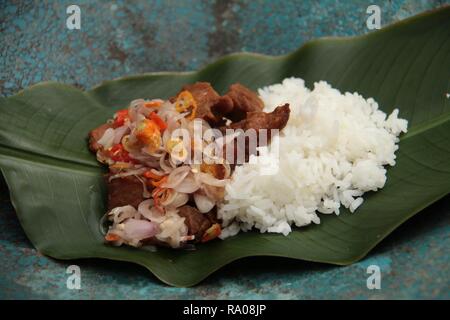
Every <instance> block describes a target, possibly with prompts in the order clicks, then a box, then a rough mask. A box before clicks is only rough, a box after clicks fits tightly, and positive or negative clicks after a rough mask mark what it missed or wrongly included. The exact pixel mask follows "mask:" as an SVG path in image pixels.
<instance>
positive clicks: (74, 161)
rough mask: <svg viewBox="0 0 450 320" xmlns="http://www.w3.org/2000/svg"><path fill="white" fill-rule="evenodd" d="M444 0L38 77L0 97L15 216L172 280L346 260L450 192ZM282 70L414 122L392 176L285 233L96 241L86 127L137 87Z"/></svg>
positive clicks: (3, 155)
mask: <svg viewBox="0 0 450 320" xmlns="http://www.w3.org/2000/svg"><path fill="white" fill-rule="evenodd" d="M449 70H450V7H446V8H443V9H440V10H437V11H434V12H430V13H425V14H422V15H419V16H416V17H413V18H411V19H408V20H404V21H402V22H400V23H396V24H394V25H392V26H389V27H387V28H385V29H383V30H380V31H377V32H373V33H370V34H368V35H364V36H360V37H355V38H344V39H334V38H330V39H319V40H316V41H312V42H309V43H307V44H306V45H304V46H303V47H301V48H300V49H299V50H297V51H295V52H293V53H292V54H289V55H286V56H281V57H267V56H262V55H255V54H234V55H231V56H227V57H224V58H222V59H220V60H219V61H217V62H215V63H213V64H211V65H209V66H207V67H206V68H204V69H202V70H200V71H199V72H192V73H158V74H147V75H141V76H135V77H129V78H124V79H119V80H113V81H108V82H105V83H103V84H102V85H100V86H99V87H97V88H95V89H93V90H91V91H87V92H82V91H80V90H78V89H75V88H73V87H71V86H67V85H62V84H57V83H43V84H39V85H36V86H33V87H30V88H28V89H26V90H24V91H22V92H20V93H18V94H17V95H15V96H13V97H9V98H0V168H1V170H2V172H3V174H4V176H5V178H6V181H7V184H8V186H9V190H10V192H11V200H12V202H13V205H14V207H15V208H16V211H17V214H18V217H19V220H20V222H21V224H22V226H23V228H24V230H25V232H26V234H27V235H28V237H29V238H30V240H31V241H32V243H33V244H34V245H35V247H36V248H37V249H38V250H40V251H41V252H42V253H44V254H46V255H49V256H51V257H54V258H58V259H74V258H86V257H99V258H106V259H113V260H123V261H130V262H134V263H138V264H141V265H143V266H145V267H147V268H148V269H149V270H150V271H151V272H153V273H154V274H155V275H156V276H157V277H158V278H159V279H161V280H162V281H164V282H166V283H168V284H171V285H176V286H190V285H194V284H196V283H198V282H199V281H201V280H202V279H204V278H205V277H206V276H208V275H209V274H210V273H212V272H214V271H215V270H217V269H219V268H221V267H222V266H224V265H225V264H227V263H229V262H231V261H233V260H236V259H239V258H242V257H246V256H256V255H270V256H284V257H291V258H295V259H304V260H311V261H320V262H326V263H332V264H340V265H344V264H349V263H352V262H355V261H357V260H358V259H361V258H362V257H364V256H365V255H366V254H367V253H368V252H369V251H370V250H371V249H372V248H373V247H374V246H375V245H376V244H377V243H378V242H380V241H381V240H382V239H383V238H384V237H386V236H387V235H388V234H389V233H390V232H391V231H392V230H394V229H395V228H396V227H397V226H399V225H400V224H401V223H403V222H404V221H405V220H407V219H408V218H410V217H411V216H413V215H414V214H415V213H417V212H419V211H420V210H422V209H423V208H425V207H427V206H428V205H430V204H431V203H433V202H434V201H436V200H438V199H439V198H441V197H443V196H445V195H446V194H448V193H449V191H450V99H448V98H447V97H446V93H448V92H450V88H449V86H450V82H449V73H448V72H449ZM289 76H297V77H302V78H304V79H305V80H306V82H307V85H308V86H310V87H311V85H312V84H313V82H314V81H318V80H326V81H328V82H329V83H331V84H332V85H333V86H335V87H337V88H339V89H340V90H344V91H351V92H354V91H358V92H359V93H361V94H362V95H363V96H365V97H374V98H375V100H377V101H378V102H379V104H380V106H381V107H382V109H383V110H384V111H385V112H390V111H392V110H393V109H394V108H399V109H400V116H401V117H403V118H407V119H408V120H409V121H410V123H409V124H410V126H409V132H408V134H406V135H404V136H403V137H402V138H401V142H400V150H399V152H398V153H397V165H396V166H395V167H392V168H389V169H388V182H387V184H386V186H385V188H384V189H383V190H381V191H379V192H376V193H371V194H368V195H367V196H366V201H365V202H364V205H363V206H362V207H361V208H360V209H359V210H358V211H357V213H355V214H350V213H348V212H344V213H343V214H341V215H340V216H328V215H327V216H322V223H321V224H320V225H314V226H309V227H306V228H302V229H298V230H295V231H294V232H292V233H291V234H290V235H289V236H287V237H284V236H281V235H275V234H259V233H256V232H251V233H245V234H240V235H238V236H237V237H234V238H231V239H228V240H225V241H213V242H211V243H206V244H203V245H199V246H198V250H196V251H179V250H168V249H159V250H158V251H157V252H148V251H145V250H142V249H141V250H139V249H134V248H128V247H120V248H115V247H111V246H107V245H104V244H103V240H102V236H101V233H100V230H99V219H100V217H101V216H102V215H103V213H104V212H105V187H104V185H103V181H102V172H103V170H104V169H102V168H101V167H100V166H99V165H98V164H97V162H96V160H95V157H94V156H93V155H92V154H91V153H90V152H89V151H88V149H87V140H86V136H87V133H88V132H89V130H90V129H92V128H94V127H96V126H97V125H99V124H100V123H102V122H104V121H105V120H106V119H107V118H109V117H111V115H112V113H113V110H116V109H118V108H123V107H124V106H125V105H127V104H128V102H129V101H130V100H132V99H135V98H154V97H161V98H167V97H169V96H171V95H173V94H175V93H176V92H177V91H178V89H179V88H180V86H181V85H182V84H184V83H189V82H193V81H196V80H205V81H210V82H212V83H213V85H214V86H215V87H216V88H217V89H218V90H219V91H221V92H223V91H224V90H226V88H227V87H228V85H230V84H231V83H233V82H236V81H239V82H241V83H243V84H245V85H248V86H249V87H251V88H253V89H256V88H258V87H260V86H263V85H268V84H272V83H276V82H280V81H281V80H282V79H283V78H285V77H289Z"/></svg>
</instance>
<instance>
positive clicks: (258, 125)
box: [220, 103, 290, 164]
mask: <svg viewBox="0 0 450 320" xmlns="http://www.w3.org/2000/svg"><path fill="white" fill-rule="evenodd" d="M289 114H290V109H289V104H288V103H286V104H285V105H283V106H279V107H277V108H275V110H273V111H272V112H270V113H266V112H262V111H260V112H249V113H247V118H246V119H244V120H241V121H239V122H235V123H232V124H230V125H229V126H226V127H221V128H220V130H221V131H222V132H223V133H224V134H225V133H226V129H234V130H237V129H242V130H243V131H244V132H245V131H246V130H249V129H254V130H255V131H256V134H257V136H256V137H257V138H258V140H257V141H256V146H255V147H257V146H261V145H263V144H262V141H260V140H259V135H258V133H259V130H260V129H267V130H268V131H267V143H269V142H270V139H271V131H270V130H271V129H278V130H281V129H283V128H284V127H285V126H286V124H287V122H288V120H289ZM236 141H237V140H235V143H234V145H233V150H227V149H228V148H227V146H225V147H224V150H223V157H225V159H227V160H228V161H229V162H231V163H232V164H242V163H243V162H248V161H249V157H250V155H251V154H256V149H252V150H250V143H249V138H248V136H247V137H246V139H245V146H244V147H245V150H244V152H243V155H242V156H240V157H238V150H239V146H238V143H236Z"/></svg>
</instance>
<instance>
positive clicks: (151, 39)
mask: <svg viewBox="0 0 450 320" xmlns="http://www.w3.org/2000/svg"><path fill="white" fill-rule="evenodd" d="M448 3H449V1H418V0H411V1H404V0H392V1H359V0H358V1H356V0H355V1H331V0H324V1H244V0H240V1H219V0H217V1H99V0H97V1H3V0H0V94H1V95H2V96H10V95H12V94H14V93H16V92H17V91H19V90H20V89H22V88H25V87H27V86H29V85H32V84H34V83H37V82H40V81H45V80H56V81H60V82H64V83H69V84H72V85H75V86H77V87H81V88H86V89H89V88H91V87H92V86H94V85H96V84H98V83H100V82H101V81H103V80H108V79H112V78H116V77H121V76H124V75H131V74H137V73H144V72H152V71H167V70H171V71H185V70H195V69H198V68H200V67H202V66H204V65H205V64H207V63H209V62H212V61H214V60H215V59H216V58H218V57H220V56H222V55H224V54H227V53H231V52H236V51H252V52H260V53H265V54H271V55H278V54H285V53H288V52H290V51H292V50H294V49H296V48H298V47H299V46H300V45H301V44H302V43H304V42H305V41H307V40H309V39H313V38H317V37H323V36H351V35H357V34H364V33H367V32H370V30H367V28H366V19H367V17H368V15H367V14H366V8H367V6H368V5H370V4H378V5H379V6H380V8H381V12H382V15H381V19H382V25H386V24H389V23H392V22H395V21H399V20H402V19H404V18H407V17H409V16H411V15H414V14H417V13H420V12H423V11H426V10H430V9H433V8H437V7H440V6H442V5H445V4H448ZM70 4H77V5H79V6H80V8H81V30H68V29H67V28H66V24H65V20H66V17H67V14H66V8H67V6H68V5H70ZM325 80H326V79H325ZM449 222H450V197H449V196H447V197H446V198H444V199H443V200H441V201H439V202H438V203H436V204H434V205H433V206H431V207H429V208H428V209H426V210H425V211H423V212H421V213H419V214H418V215H417V216H415V217H414V218H412V219H411V220H410V221H408V222H406V223H405V224H404V225H402V226H401V227H400V228H399V229H397V230H396V231H395V232H394V233H393V234H392V235H390V236H389V237H388V238H387V239H385V240H384V241H383V242H382V243H381V244H380V245H379V246H377V247H376V248H375V249H374V250H373V251H372V253H371V254H369V256H368V257H366V258H365V259H364V260H362V261H360V262H359V263H356V264H353V265H351V266H347V267H336V266H328V265H321V264H317V263H309V262H303V261H293V260H288V259H284V258H264V257H258V258H246V259H243V260H241V261H237V262H234V263H232V264H231V265H228V266H226V267H224V268H222V269H221V270H219V271H218V272H216V273H215V274H213V275H212V276H210V277H209V278H208V279H206V280H205V281H203V282H202V283H200V284H199V285H198V286H196V287H194V288H172V287H168V286H166V285H164V284H163V283H161V282H160V281H159V280H157V279H156V278H155V277H154V276H153V275H152V274H150V273H149V272H148V271H147V270H146V269H144V268H142V267H139V266H135V265H131V264H126V263H120V262H113V261H102V260H94V259H92V260H80V261H71V262H68V261H56V260H53V259H50V258H47V257H44V256H42V255H41V254H39V252H37V251H36V250H35V249H34V248H33V247H32V245H31V244H30V242H29V241H28V240H27V238H26V236H25V235H24V233H23V231H22V228H21V227H20V225H19V223H18V221H17V218H16V216H15V212H14V209H13V208H12V205H11V203H10V200H9V195H8V189H7V186H6V184H5V182H4V180H3V179H1V178H0V234H1V236H0V265H1V271H0V298H3V299H29V298H38V299H49V298H50V299H178V298H185V299H384V298H390V299H407V298H413V299H449V298H450V268H449V262H450V261H449V257H450V255H449V247H450V246H449V244H450V239H449V235H450V223H449ZM218 254H220V253H218ZM71 264H77V265H79V266H80V268H81V287H82V288H81V290H69V289H67V288H66V279H67V276H68V275H67V274H66V273H65V271H66V268H67V267H68V266H69V265H71ZM372 264H376V265H378V266H379V267H380V269H381V276H382V280H381V289H380V290H369V289H367V287H366V279H367V277H368V276H369V274H367V273H366V270H367V267H368V266H369V265H372Z"/></svg>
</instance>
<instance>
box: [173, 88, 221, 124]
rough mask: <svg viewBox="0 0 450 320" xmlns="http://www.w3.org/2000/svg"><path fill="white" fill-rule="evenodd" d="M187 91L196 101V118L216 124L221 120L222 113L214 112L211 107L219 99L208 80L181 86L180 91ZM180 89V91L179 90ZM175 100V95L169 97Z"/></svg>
mask: <svg viewBox="0 0 450 320" xmlns="http://www.w3.org/2000/svg"><path fill="white" fill-rule="evenodd" d="M185 90H186V91H189V92H190V93H191V94H192V96H193V97H194V100H195V102H196V103H197V112H196V116H195V117H196V118H202V119H204V120H205V121H207V122H208V123H209V124H211V125H215V124H218V123H220V122H221V121H222V115H220V114H217V113H215V112H214V111H213V110H212V107H213V106H214V105H215V104H216V103H217V101H218V100H219V99H220V96H219V94H218V93H217V92H216V90H214V89H213V87H211V85H210V84H209V83H208V82H196V83H194V84H188V85H185V86H183V88H182V89H181V91H185ZM181 91H180V92H181ZM170 100H171V101H172V102H174V101H176V97H173V98H171V99H170Z"/></svg>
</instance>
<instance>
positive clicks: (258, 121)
mask: <svg viewBox="0 0 450 320" xmlns="http://www.w3.org/2000/svg"><path fill="white" fill-rule="evenodd" d="M290 113H291V110H290V109H289V103H286V104H285V105H283V106H279V107H276V108H275V110H273V111H272V112H270V113H266V112H262V111H259V112H249V113H247V118H245V119H244V120H241V121H239V122H235V123H232V124H230V125H229V126H227V127H226V129H227V128H231V129H242V130H244V131H245V130H248V129H255V130H256V131H258V130H259V129H278V130H281V129H283V128H284V127H285V126H286V124H287V122H288V120H289V114H290ZM269 133H270V131H269Z"/></svg>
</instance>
